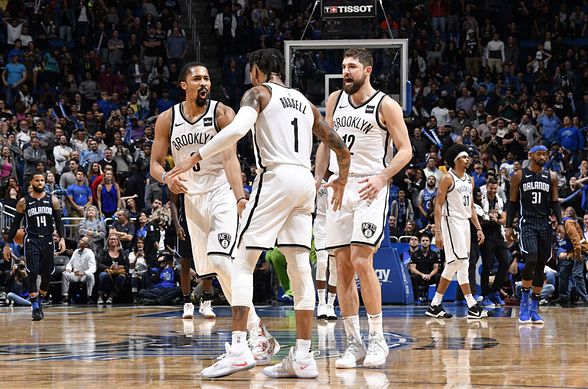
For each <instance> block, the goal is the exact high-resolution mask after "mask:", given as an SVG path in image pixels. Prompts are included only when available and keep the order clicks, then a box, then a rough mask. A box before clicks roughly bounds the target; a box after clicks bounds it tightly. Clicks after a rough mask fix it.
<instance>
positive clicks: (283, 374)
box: [263, 347, 319, 378]
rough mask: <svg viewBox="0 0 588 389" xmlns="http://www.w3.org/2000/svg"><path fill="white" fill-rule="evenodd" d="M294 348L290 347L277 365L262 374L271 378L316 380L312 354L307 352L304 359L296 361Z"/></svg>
mask: <svg viewBox="0 0 588 389" xmlns="http://www.w3.org/2000/svg"><path fill="white" fill-rule="evenodd" d="M294 350H295V347H290V352H289V353H288V355H287V356H286V358H284V359H283V360H282V362H280V363H278V364H277V365H273V366H268V367H266V368H264V369H263V374H265V375H266V376H268V377H271V378H316V377H318V375H319V372H318V369H317V366H316V361H315V360H314V355H315V354H314V353H313V352H309V353H308V354H307V356H306V358H303V359H296V358H295V355H294Z"/></svg>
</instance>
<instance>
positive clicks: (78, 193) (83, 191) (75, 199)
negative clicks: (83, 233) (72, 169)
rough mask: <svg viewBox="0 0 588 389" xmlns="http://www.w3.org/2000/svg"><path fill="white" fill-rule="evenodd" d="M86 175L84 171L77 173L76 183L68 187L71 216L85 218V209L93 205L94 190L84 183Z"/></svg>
mask: <svg viewBox="0 0 588 389" xmlns="http://www.w3.org/2000/svg"><path fill="white" fill-rule="evenodd" d="M85 179H86V175H85V174H84V172H83V171H82V170H78V171H77V172H76V183H75V184H72V185H70V186H68V187H67V198H68V200H69V204H70V209H69V213H68V214H69V216H71V217H83V216H84V208H86V207H87V206H88V205H90V204H92V190H91V189H90V187H89V186H88V185H86V184H85V183H84V180H85Z"/></svg>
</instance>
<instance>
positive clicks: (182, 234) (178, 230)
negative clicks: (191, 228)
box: [175, 224, 186, 240]
mask: <svg viewBox="0 0 588 389" xmlns="http://www.w3.org/2000/svg"><path fill="white" fill-rule="evenodd" d="M175 227H176V235H177V236H178V239H179V240H186V232H184V228H183V227H182V226H181V225H179V224H176V226H175Z"/></svg>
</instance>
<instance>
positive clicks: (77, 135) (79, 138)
mask: <svg viewBox="0 0 588 389" xmlns="http://www.w3.org/2000/svg"><path fill="white" fill-rule="evenodd" d="M71 145H72V146H73V149H74V150H77V151H78V152H80V153H81V152H83V151H84V150H87V149H88V142H87V141H86V131H85V130H84V129H83V128H76V129H75V130H74V132H73V136H72V138H71Z"/></svg>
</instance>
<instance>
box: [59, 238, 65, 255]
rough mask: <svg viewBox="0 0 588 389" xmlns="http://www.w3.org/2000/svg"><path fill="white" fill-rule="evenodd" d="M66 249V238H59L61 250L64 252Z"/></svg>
mask: <svg viewBox="0 0 588 389" xmlns="http://www.w3.org/2000/svg"><path fill="white" fill-rule="evenodd" d="M64 251H65V239H63V238H61V239H59V252H60V253H62V252H64Z"/></svg>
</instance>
